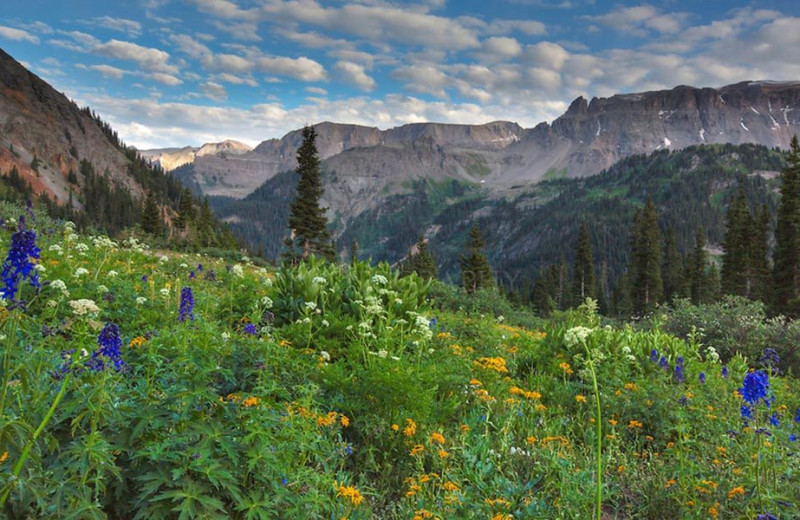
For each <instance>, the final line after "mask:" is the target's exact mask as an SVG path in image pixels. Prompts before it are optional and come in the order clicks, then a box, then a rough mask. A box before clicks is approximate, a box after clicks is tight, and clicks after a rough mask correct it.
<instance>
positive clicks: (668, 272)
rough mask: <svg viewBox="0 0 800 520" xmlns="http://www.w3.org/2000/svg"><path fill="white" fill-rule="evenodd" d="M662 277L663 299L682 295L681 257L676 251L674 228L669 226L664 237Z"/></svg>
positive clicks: (676, 243) (676, 241)
mask: <svg viewBox="0 0 800 520" xmlns="http://www.w3.org/2000/svg"><path fill="white" fill-rule="evenodd" d="M661 273H662V275H663V278H664V300H666V301H667V302H670V301H672V299H673V298H676V297H677V298H680V297H682V296H683V295H684V291H683V286H684V285H685V284H684V281H683V257H681V254H680V253H679V252H678V239H677V237H676V236H675V230H674V229H673V228H669V229H668V230H667V236H666V238H665V239H664V264H663V266H662V267H661Z"/></svg>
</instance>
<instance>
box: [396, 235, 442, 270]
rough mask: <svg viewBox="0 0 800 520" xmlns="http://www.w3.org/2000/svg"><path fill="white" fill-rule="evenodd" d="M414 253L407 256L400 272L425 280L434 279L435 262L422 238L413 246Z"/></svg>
mask: <svg viewBox="0 0 800 520" xmlns="http://www.w3.org/2000/svg"><path fill="white" fill-rule="evenodd" d="M414 248H415V249H416V251H415V252H413V253H411V254H409V255H408V257H407V258H406V260H405V261H404V262H403V264H402V265H401V267H400V272H401V274H403V275H408V274H411V273H417V275H418V276H419V277H421V278H424V279H425V280H430V279H435V278H436V261H435V260H434V259H433V256H432V255H431V253H430V251H429V250H428V243H427V241H426V240H425V238H424V237H419V240H417V243H416V244H414Z"/></svg>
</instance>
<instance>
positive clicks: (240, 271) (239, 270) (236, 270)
mask: <svg viewBox="0 0 800 520" xmlns="http://www.w3.org/2000/svg"><path fill="white" fill-rule="evenodd" d="M233 274H234V275H236V276H238V277H239V278H244V267H242V264H236V265H234V266H233Z"/></svg>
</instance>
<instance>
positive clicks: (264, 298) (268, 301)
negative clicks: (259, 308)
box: [261, 296, 272, 309]
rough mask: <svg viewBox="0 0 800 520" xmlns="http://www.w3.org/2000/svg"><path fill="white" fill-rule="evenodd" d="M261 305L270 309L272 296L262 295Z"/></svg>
mask: <svg viewBox="0 0 800 520" xmlns="http://www.w3.org/2000/svg"><path fill="white" fill-rule="evenodd" d="M261 305H263V306H264V308H265V309H271V308H272V298H270V297H269V296H262V297H261Z"/></svg>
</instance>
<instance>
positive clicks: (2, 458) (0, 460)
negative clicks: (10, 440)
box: [0, 451, 8, 464]
mask: <svg viewBox="0 0 800 520" xmlns="http://www.w3.org/2000/svg"><path fill="white" fill-rule="evenodd" d="M7 460H8V452H7V451H4V452H3V454H2V455H0V464H2V463H4V462H5V461H7Z"/></svg>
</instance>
